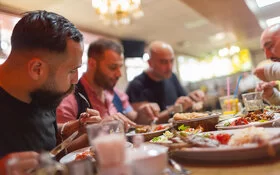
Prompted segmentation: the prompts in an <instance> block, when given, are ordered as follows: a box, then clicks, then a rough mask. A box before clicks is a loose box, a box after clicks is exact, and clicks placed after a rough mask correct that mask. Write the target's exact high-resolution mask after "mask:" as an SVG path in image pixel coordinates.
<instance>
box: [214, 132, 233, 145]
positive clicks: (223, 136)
mask: <svg viewBox="0 0 280 175" xmlns="http://www.w3.org/2000/svg"><path fill="white" fill-rule="evenodd" d="M230 137H231V135H229V134H227V133H219V134H217V135H216V139H217V140H218V141H219V142H220V143H221V144H224V145H226V144H228V141H229V139H230Z"/></svg>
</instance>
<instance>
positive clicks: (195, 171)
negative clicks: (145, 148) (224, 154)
mask: <svg viewBox="0 0 280 175" xmlns="http://www.w3.org/2000/svg"><path fill="white" fill-rule="evenodd" d="M175 160H176V161H178V163H180V164H181V165H183V166H184V167H185V168H187V169H188V170H190V171H191V172H192V173H191V175H280V155H278V156H277V157H274V158H266V159H262V160H256V161H245V162H244V161H243V162H238V163H236V162H231V163H230V162H229V163H211V162H207V163H206V162H204V163H203V162H201V163H199V162H197V163H190V162H186V161H184V160H182V159H175Z"/></svg>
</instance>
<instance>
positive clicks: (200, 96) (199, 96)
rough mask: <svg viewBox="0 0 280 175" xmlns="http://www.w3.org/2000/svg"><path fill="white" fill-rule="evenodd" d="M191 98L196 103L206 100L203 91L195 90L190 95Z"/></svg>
mask: <svg viewBox="0 0 280 175" xmlns="http://www.w3.org/2000/svg"><path fill="white" fill-rule="evenodd" d="M189 97H190V98H191V99H192V100H193V101H195V102H200V101H203V100H204V99H205V93H204V92H203V91H202V90H195V91H192V92H191V93H189Z"/></svg>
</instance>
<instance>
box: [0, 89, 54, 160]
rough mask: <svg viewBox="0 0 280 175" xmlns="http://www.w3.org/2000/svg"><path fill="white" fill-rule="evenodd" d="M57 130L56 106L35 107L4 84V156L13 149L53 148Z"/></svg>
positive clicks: (0, 102) (0, 144)
mask: <svg viewBox="0 0 280 175" xmlns="http://www.w3.org/2000/svg"><path fill="white" fill-rule="evenodd" d="M42 100H43V99H42ZM56 131H57V125H56V118H55V110H41V109H38V108H35V107H34V106H33V105H31V104H27V103H24V102H22V101H19V100H18V99H16V98H14V97H12V96H11V95H9V94H8V93H7V92H6V91H5V90H3V89H2V88H1V87H0V140H1V141H0V158H1V157H3V156H5V155H6V154H8V153H11V152H19V151H31V150H32V151H43V150H51V149H52V148H54V147H55V145H56Z"/></svg>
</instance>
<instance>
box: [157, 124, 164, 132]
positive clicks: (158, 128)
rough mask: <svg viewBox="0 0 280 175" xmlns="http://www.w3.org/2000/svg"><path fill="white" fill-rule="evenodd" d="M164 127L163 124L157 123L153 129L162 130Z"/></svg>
mask: <svg viewBox="0 0 280 175" xmlns="http://www.w3.org/2000/svg"><path fill="white" fill-rule="evenodd" d="M163 129H165V127H164V126H163V125H158V126H157V127H156V129H155V131H159V130H163Z"/></svg>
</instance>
